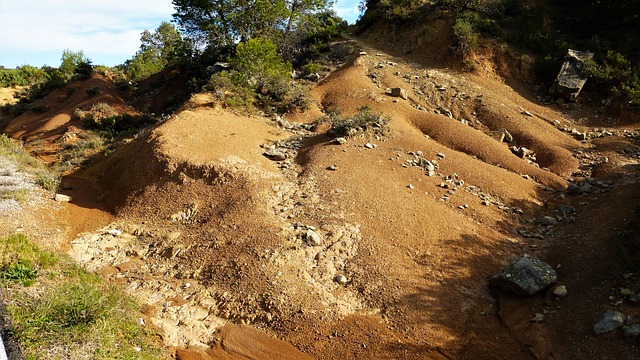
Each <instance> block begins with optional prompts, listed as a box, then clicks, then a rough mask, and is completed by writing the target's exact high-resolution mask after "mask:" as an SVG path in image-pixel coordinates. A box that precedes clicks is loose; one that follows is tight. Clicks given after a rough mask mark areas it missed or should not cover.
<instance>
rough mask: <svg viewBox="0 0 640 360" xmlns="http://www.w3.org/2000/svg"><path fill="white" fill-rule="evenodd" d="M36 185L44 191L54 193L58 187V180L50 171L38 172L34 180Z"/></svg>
mask: <svg viewBox="0 0 640 360" xmlns="http://www.w3.org/2000/svg"><path fill="white" fill-rule="evenodd" d="M35 182H36V185H38V186H40V187H42V188H43V189H45V190H48V191H51V192H55V191H56V190H57V189H58V186H59V185H60V179H59V177H58V176H56V175H54V174H53V173H51V172H50V171H39V172H38V173H37V174H36V178H35Z"/></svg>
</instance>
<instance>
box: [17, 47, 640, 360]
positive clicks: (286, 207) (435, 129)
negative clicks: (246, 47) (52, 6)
mask: <svg viewBox="0 0 640 360" xmlns="http://www.w3.org/2000/svg"><path fill="white" fill-rule="evenodd" d="M353 46H354V47H355V48H356V51H355V53H356V54H357V53H359V51H360V50H362V49H361V48H360V47H361V46H360V45H357V44H353ZM364 50H366V52H367V54H366V55H362V56H359V57H357V58H353V59H351V60H350V61H348V62H347V63H346V65H344V66H343V67H342V68H340V69H339V70H338V71H336V72H334V73H333V74H331V75H330V76H329V77H328V78H326V79H324V80H323V81H322V82H321V83H320V84H319V85H318V86H317V87H315V88H314V89H313V91H312V93H313V97H314V98H315V100H316V103H317V107H316V108H315V109H312V110H311V111H312V113H314V114H318V113H322V112H325V113H328V112H330V111H335V110H340V112H341V113H342V114H353V113H355V111H356V109H357V108H358V107H360V106H362V105H369V106H370V107H371V108H372V111H373V112H382V113H384V114H387V115H389V116H390V117H391V119H392V120H391V122H390V125H389V131H388V133H387V134H386V135H385V136H377V135H375V134H369V135H367V136H355V137H350V138H348V140H347V143H346V144H344V145H338V144H337V143H336V142H334V141H333V140H334V137H333V136H331V135H330V134H328V133H327V131H326V130H327V128H328V126H326V125H324V126H319V127H318V128H317V132H311V133H309V132H305V131H303V130H302V129H301V128H296V129H297V130H296V131H298V134H305V135H306V137H305V138H304V139H303V140H302V142H301V143H300V144H299V149H297V151H295V152H289V153H290V154H292V157H291V158H290V159H289V162H288V163H283V162H274V161H271V160H269V159H267V158H266V157H264V156H263V155H262V153H263V152H264V150H265V149H264V146H265V144H271V143H275V142H278V141H280V140H283V139H287V138H289V137H293V136H294V135H295V134H293V133H292V132H290V131H288V130H287V129H286V127H278V126H276V125H275V124H276V121H273V120H270V119H264V118H260V117H249V116H244V115H239V114H236V113H233V112H231V111H228V110H224V109H220V108H218V107H216V106H215V105H214V104H212V103H211V100H210V99H208V98H207V96H206V95H203V94H201V95H197V96H196V97H194V98H193V99H192V100H191V102H190V103H189V104H188V106H187V108H189V110H184V111H182V112H179V113H178V114H177V115H176V116H175V117H173V118H172V119H171V120H169V121H167V122H166V123H164V124H162V125H160V126H158V127H157V128H155V129H153V130H151V131H150V132H148V133H145V134H142V135H140V136H138V137H137V138H136V139H135V140H132V141H130V142H128V143H127V144H124V145H123V146H121V147H120V148H119V149H118V150H116V151H115V153H114V154H112V155H111V156H110V158H109V159H107V160H106V161H105V162H102V163H100V164H97V165H96V166H94V167H93V168H91V169H89V170H88V171H87V172H86V173H84V174H83V175H82V176H84V177H86V178H88V179H90V181H91V182H94V183H95V184H96V187H97V190H96V193H94V194H91V193H89V192H85V191H84V189H85V188H84V187H82V186H79V187H78V190H76V192H75V194H74V193H73V192H72V196H74V197H75V198H76V199H77V200H76V201H75V202H74V203H75V204H76V205H77V206H79V207H83V208H89V209H94V210H95V211H100V210H101V205H98V204H96V203H95V202H94V200H93V199H97V198H98V196H99V197H100V199H104V202H105V204H106V205H108V206H109V208H110V209H112V210H113V211H114V216H115V217H116V218H117V219H118V221H120V222H124V223H129V224H135V225H136V226H141V227H144V228H145V229H147V230H148V233H149V234H151V235H148V237H146V238H141V239H140V241H147V239H150V238H153V241H152V240H149V241H150V244H153V246H157V247H160V248H163V247H166V248H167V249H172V248H177V247H179V246H180V247H181V248H185V247H186V248H188V249H189V251H188V253H187V252H186V251H183V252H182V253H181V254H179V255H177V256H174V257H173V258H172V259H171V261H174V262H175V267H174V268H175V271H174V272H173V273H172V274H168V275H166V276H174V277H175V278H176V279H189V281H192V282H194V283H195V282H197V283H198V284H200V285H202V286H205V287H207V288H208V289H209V291H210V292H211V293H215V294H218V295H220V296H222V295H221V294H224V296H225V299H227V300H228V301H229V302H230V303H233V304H234V305H233V306H232V307H227V308H225V309H221V310H219V311H213V310H212V313H211V314H210V316H218V317H221V318H223V319H225V320H226V321H227V323H228V324H227V325H226V326H224V327H222V328H221V330H219V332H218V333H216V334H212V335H211V338H208V339H199V340H198V341H200V342H201V343H204V344H208V345H210V347H209V348H207V349H203V348H195V347H192V348H188V347H187V345H188V344H181V345H176V347H177V350H176V354H177V357H178V358H180V359H210V358H222V359H224V358H254V359H263V358H303V357H302V355H301V354H305V355H304V356H309V357H312V358H320V359H370V358H403V359H444V358H446V359H515V358H518V359H534V358H538V359H572V358H591V359H605V358H620V359H627V358H629V359H631V358H637V356H638V348H637V344H635V343H630V342H625V340H623V339H621V335H619V334H616V335H615V336H614V335H611V336H595V334H593V333H592V331H591V330H590V329H591V326H592V325H593V323H594V322H595V321H596V320H597V318H598V317H599V316H600V315H601V314H602V313H603V312H604V311H605V310H606V309H607V308H616V309H620V310H621V311H623V312H625V313H627V314H630V315H634V316H635V317H636V318H637V317H638V316H640V314H637V307H633V306H632V305H630V303H629V302H628V301H627V300H626V299H622V298H620V296H619V291H618V292H616V288H617V287H622V286H623V287H628V288H634V289H635V288H637V287H638V285H640V284H638V282H637V275H634V276H632V277H628V278H627V279H626V280H625V278H624V277H623V275H624V269H623V267H622V266H621V262H620V259H619V257H618V255H617V254H616V245H615V241H614V242H610V241H609V239H612V238H615V236H616V234H617V233H618V232H620V231H622V230H623V229H628V227H629V226H630V224H631V223H632V222H633V221H637V220H638V217H639V214H638V212H637V211H636V210H635V207H636V206H637V204H638V201H639V200H640V193H639V192H638V185H637V184H638V172H637V166H638V159H637V158H633V157H630V156H627V155H624V154H620V153H619V151H618V150H619V149H620V148H621V147H625V148H630V147H632V148H634V149H636V148H635V147H637V146H638V143H637V140H638V139H637V138H633V139H632V140H629V138H627V137H624V136H622V135H621V134H622V133H619V132H616V134H617V135H616V136H617V138H615V137H613V136H612V137H606V138H602V139H600V140H597V141H594V142H587V141H584V142H580V141H578V140H576V139H574V138H573V137H572V136H570V135H569V134H568V133H567V132H565V131H563V130H562V129H563V127H567V126H572V124H573V123H574V122H575V121H576V120H575V119H573V118H572V115H571V114H570V113H567V112H564V109H563V108H561V107H559V106H556V105H553V106H543V105H540V104H536V103H534V102H531V101H529V100H527V99H526V98H524V97H522V96H521V95H520V94H518V93H517V92H515V91H514V90H513V89H512V88H510V87H508V86H507V85H505V84H504V83H502V82H499V81H496V79H489V78H482V77H479V76H471V75H468V74H458V73H450V72H446V71H444V70H438V69H425V68H421V67H419V66H417V65H415V64H413V65H412V64H406V63H405V62H404V61H403V59H397V58H392V57H390V56H388V55H386V54H381V53H380V54H378V53H379V51H377V50H376V49H370V48H365V49H364ZM380 64H383V66H380ZM372 74H375V75H372ZM392 87H402V88H404V89H406V90H407V91H408V93H409V96H408V98H407V99H402V98H395V97H391V96H389V95H388V91H387V88H392ZM528 95H530V94H528ZM73 106H76V105H73ZM443 109H446V110H449V111H450V112H451V117H448V116H446V115H443V114H442V113H444V111H443ZM436 110H437V111H438V112H440V113H441V114H436V113H435V111H436ZM61 114H63V115H64V114H65V113H64V111H62V112H61ZM63 115H60V116H63ZM47 116H49V117H48V118H47ZM47 116H45V115H37V116H36V115H34V114H31V115H29V114H27V115H26V116H24V117H21V118H19V119H17V120H16V123H12V124H11V125H10V127H9V128H8V129H7V132H8V133H10V134H11V135H12V136H16V137H22V138H25V139H33V138H35V137H40V136H44V137H47V136H49V134H53V133H55V132H56V131H59V130H57V129H59V127H60V126H61V125H63V124H66V123H68V119H67V118H66V117H65V118H64V119H66V120H64V119H62V117H60V116H58V115H54V114H52V113H48V115H47ZM66 116H68V115H66ZM306 118H307V119H309V117H306ZM296 119H305V116H304V115H298V116H297V117H296ZM463 120H464V121H463ZM25 126H26V127H25ZM600 127H602V125H601V126H600ZM500 129H506V130H508V132H509V133H511V135H513V138H514V140H513V141H512V143H510V144H506V143H504V142H499V141H497V140H495V139H494V138H492V137H490V136H489V135H488V133H489V132H490V131H493V130H500ZM584 129H587V130H589V129H588V128H586V127H584ZM609 129H610V130H612V131H617V130H618V129H615V128H613V127H610V128H609ZM615 139H617V140H615ZM296 141H298V140H295V141H294V142H296ZM367 143H370V144H374V145H375V146H368V147H365V144H367ZM261 146H262V147H261ZM279 146H281V147H283V146H284V145H283V143H282V142H280V145H279ZM509 146H525V147H527V148H528V149H530V150H532V151H533V152H534V153H535V161H533V160H531V161H527V159H522V158H520V157H518V156H516V155H514V154H513V153H512V151H511V150H510V149H509ZM594 146H595V147H594ZM577 149H580V152H577V151H576V150H577ZM634 151H635V150H634ZM586 152H590V153H589V156H590V158H591V159H595V158H598V159H599V158H601V157H604V156H607V159H608V160H607V162H604V161H602V162H599V163H598V164H595V165H593V175H598V176H600V175H602V176H603V178H598V179H597V180H613V181H615V182H616V183H615V184H614V187H613V189H611V190H609V188H606V189H605V188H604V187H603V189H605V190H606V191H605V190H602V191H601V192H600V191H597V192H596V193H595V194H593V193H592V194H589V195H575V196H571V195H568V194H565V191H564V189H565V188H566V186H567V183H568V182H569V180H575V179H573V178H571V177H572V176H574V174H575V173H576V172H577V171H579V170H580V171H581V170H583V167H584V166H585V164H587V162H588V161H590V160H589V159H588V158H586V157H584V156H582V157H580V156H578V155H577V154H582V155H584V154H586ZM416 154H421V155H420V156H421V157H424V158H425V159H427V160H430V161H433V162H434V163H436V164H437V165H438V167H437V169H436V175H434V176H427V175H426V174H425V172H424V170H421V169H419V168H417V167H415V166H411V165H407V164H410V161H411V159H414V158H415V156H417V155H416ZM530 159H534V158H530ZM407 160H409V162H406V161H407ZM333 164H335V165H336V170H335V171H332V170H328V167H329V166H330V165H333ZM403 164H404V165H405V166H403ZM579 167H580V168H579ZM96 195H98V196H96ZM565 195H566V197H565ZM563 197H565V198H563ZM560 203H566V204H570V205H572V206H574V207H576V209H577V216H576V221H575V222H573V223H571V222H569V221H563V222H561V223H560V225H558V226H557V227H556V228H554V229H551V232H545V234H546V235H545V237H544V239H536V238H524V237H523V236H521V233H519V232H518V230H526V231H534V232H535V231H538V230H540V229H539V227H538V225H537V224H538V219H539V218H540V217H541V216H543V215H549V214H552V213H553V211H554V210H555V206H557V205H558V204H560ZM94 210H91V211H94ZM70 211H71V214H72V217H71V221H72V223H73V224H74V225H73V226H72V227H73V228H74V229H76V230H77V231H80V230H81V229H85V228H86V227H87V225H89V224H90V222H87V220H86V219H87V216H90V217H93V215H89V214H90V213H88V212H87V213H85V214H80V215H77V216H76V215H73V214H74V213H73V209H70ZM97 213H98V212H96V213H95V214H97ZM92 214H93V213H92ZM180 216H182V219H185V220H184V221H176V219H180ZM103 219H104V220H105V221H106V220H108V219H109V216H108V215H105V216H104V217H103ZM300 229H305V230H304V231H306V229H315V232H317V233H318V234H319V235H320V236H321V242H322V244H321V245H318V246H310V245H309V244H307V243H305V242H304V241H301V240H300V239H301V238H300V236H299V233H300V232H301V230H300ZM544 230H545V231H546V230H548V229H544ZM174 233H177V234H178V235H177V236H174V237H171V236H168V234H174ZM343 234H346V235H345V236H342V235H343ZM332 239H335V240H332ZM150 246H151V245H150ZM159 252H160V251H159ZM525 252H526V253H529V254H531V255H533V256H537V257H540V258H542V259H543V260H546V261H548V262H549V263H550V264H552V265H553V266H554V267H557V266H558V265H559V264H561V266H560V267H558V274H559V283H561V284H564V285H566V286H567V289H568V291H569V295H568V296H567V297H566V298H562V299H556V298H555V297H554V296H553V295H552V294H551V291H552V290H553V288H551V289H549V290H548V291H547V292H545V293H543V294H541V295H537V296H534V297H531V298H526V299H523V298H515V297H512V296H509V295H506V294H502V293H498V292H495V291H492V290H491V289H489V288H488V286H487V278H488V277H490V276H491V275H493V274H495V273H497V272H498V271H499V270H500V269H501V268H502V267H504V266H505V265H507V264H509V263H510V262H511V261H513V260H514V259H515V258H516V257H518V256H520V255H522V254H523V253H525ZM140 260H141V261H145V262H147V263H148V264H150V265H152V264H153V261H155V260H154V259H153V258H152V257H148V258H144V259H142V258H141V259H140ZM163 261H164V260H163ZM338 274H340V275H344V276H345V278H346V279H347V281H346V284H344V285H338V284H337V283H336V282H334V281H333V279H334V277H333V276H334V275H338ZM636 290H639V291H640V288H637V289H636ZM610 297H611V298H610ZM619 300H622V302H619ZM536 313H544V314H545V320H544V322H542V323H536V322H531V321H530V319H531V318H532V317H533V316H534V315H535V314H536ZM232 323H249V324H251V325H252V326H254V327H255V328H258V329H261V330H262V331H264V332H258V331H256V330H255V328H254V327H249V326H238V325H231V324H232ZM265 334H267V335H265ZM274 336H277V337H278V338H279V339H281V340H276V339H275V338H273V337H274ZM284 342H286V343H288V344H286V343H284ZM289 344H290V345H289Z"/></svg>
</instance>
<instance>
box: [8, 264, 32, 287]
mask: <svg viewBox="0 0 640 360" xmlns="http://www.w3.org/2000/svg"><path fill="white" fill-rule="evenodd" d="M37 277H38V272H37V271H36V270H35V269H34V268H32V267H31V266H29V265H27V264H22V263H15V264H11V265H9V266H7V267H6V268H4V269H2V270H0V279H3V280H10V281H13V282H21V283H22V285H23V286H31V285H32V284H33V280H34V279H36V278H37Z"/></svg>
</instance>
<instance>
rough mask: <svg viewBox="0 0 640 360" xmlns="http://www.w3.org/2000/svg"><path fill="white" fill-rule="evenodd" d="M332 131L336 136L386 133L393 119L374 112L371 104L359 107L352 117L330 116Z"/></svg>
mask: <svg viewBox="0 0 640 360" xmlns="http://www.w3.org/2000/svg"><path fill="white" fill-rule="evenodd" d="M330 120H331V130H330V132H331V133H332V134H334V135H336V136H356V135H361V134H365V133H374V134H377V135H383V136H384V135H386V128H387V124H388V123H389V121H390V120H391V118H390V117H389V116H386V115H381V114H374V113H372V112H371V107H370V106H369V105H363V106H361V107H359V108H358V112H357V113H356V114H355V115H354V116H352V117H346V118H345V117H340V116H338V115H332V116H330Z"/></svg>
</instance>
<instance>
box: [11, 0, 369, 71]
mask: <svg viewBox="0 0 640 360" xmlns="http://www.w3.org/2000/svg"><path fill="white" fill-rule="evenodd" d="M358 3H359V0H337V1H336V4H335V5H334V9H335V10H336V12H337V13H338V15H339V16H341V17H342V18H344V19H346V20H347V21H349V23H354V22H355V21H356V20H357V18H358V15H359V13H358ZM171 14H173V5H172V4H171V0H0V65H4V66H5V67H7V68H14V67H16V66H20V65H24V64H29V65H34V66H37V67H40V66H43V65H50V66H58V65H60V56H61V55H62V51H63V50H65V49H69V50H72V51H79V50H82V51H84V54H85V56H87V57H88V58H89V59H91V60H92V61H93V63H94V64H95V65H108V66H113V65H117V64H122V63H123V62H124V61H125V60H127V59H129V58H131V56H133V54H135V52H136V51H137V50H138V47H139V46H140V33H142V31H144V30H154V29H156V28H157V27H158V25H160V23H161V22H162V21H170V20H171Z"/></svg>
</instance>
